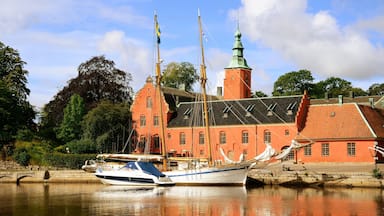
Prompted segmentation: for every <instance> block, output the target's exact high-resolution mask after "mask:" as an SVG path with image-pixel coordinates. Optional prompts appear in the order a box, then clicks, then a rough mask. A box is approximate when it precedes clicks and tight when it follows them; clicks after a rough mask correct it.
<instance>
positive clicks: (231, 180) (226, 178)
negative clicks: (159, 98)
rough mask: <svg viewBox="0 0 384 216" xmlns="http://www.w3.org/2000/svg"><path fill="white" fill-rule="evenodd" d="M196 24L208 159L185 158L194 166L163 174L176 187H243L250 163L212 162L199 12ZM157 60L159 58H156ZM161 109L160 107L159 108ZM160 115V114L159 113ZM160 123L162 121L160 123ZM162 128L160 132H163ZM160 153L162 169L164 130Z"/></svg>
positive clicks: (158, 70) (165, 158)
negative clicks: (161, 153) (200, 160)
mask: <svg viewBox="0 0 384 216" xmlns="http://www.w3.org/2000/svg"><path fill="white" fill-rule="evenodd" d="M198 23H199V39H200V48H201V65H200V76H201V77H200V79H201V88H202V96H203V110H204V112H203V114H204V126H205V133H204V134H205V140H207V142H208V143H207V145H208V155H209V156H208V159H207V163H206V164H202V163H199V162H197V161H196V159H192V158H191V159H189V158H186V159H185V160H190V161H188V162H190V164H194V166H188V167H186V168H185V169H178V170H172V171H164V172H163V173H164V174H165V175H166V176H168V177H169V178H170V179H171V180H172V182H175V183H176V184H177V185H245V184H246V180H247V175H248V169H249V167H250V166H251V163H250V162H239V163H232V164H217V163H215V162H214V160H213V157H212V146H211V142H210V129H209V116H208V115H209V112H208V103H207V93H206V82H207V75H206V71H205V69H206V66H205V60H204V47H203V40H202V25H201V18H200V12H198ZM158 59H159V58H158ZM156 72H157V82H156V83H157V86H158V90H159V91H160V90H161V88H160V84H161V82H160V66H159V63H158V64H157V67H156ZM160 107H161V106H160ZM160 113H162V112H161V111H160ZM161 122H162V121H161ZM163 128H164V127H163V126H162V130H163ZM161 139H162V140H161V141H162V143H163V145H162V147H163V148H162V152H163V157H164V167H166V164H167V160H168V158H167V155H165V154H164V153H165V152H166V151H165V143H164V130H163V132H162V134H161Z"/></svg>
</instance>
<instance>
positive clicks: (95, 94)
mask: <svg viewBox="0 0 384 216" xmlns="http://www.w3.org/2000/svg"><path fill="white" fill-rule="evenodd" d="M131 81H132V76H131V74H130V73H127V72H124V71H122V70H120V69H118V68H116V67H115V63H114V62H113V61H111V60H107V59H106V58H105V57H104V56H96V57H93V58H91V59H90V60H88V61H87V62H85V63H82V64H80V66H79V67H78V76H77V77H76V78H73V79H71V80H69V81H68V85H67V86H65V87H64V88H63V89H62V90H61V91H59V92H58V93H57V94H56V95H55V96H54V99H53V100H51V101H50V102H49V103H48V104H46V105H45V107H44V111H43V114H42V130H41V131H42V132H43V133H44V134H43V136H45V137H46V138H49V139H51V140H55V136H54V135H55V133H54V132H53V131H52V128H56V127H58V126H59V124H60V123H61V121H62V119H63V110H64V108H65V106H66V105H67V103H68V102H69V99H70V97H71V96H72V95H73V94H78V95H80V97H82V98H83V100H84V103H85V112H88V111H89V110H91V109H93V108H94V107H96V106H97V104H98V103H100V102H101V101H102V100H110V101H111V102H113V103H127V104H130V103H131V102H132V96H133V89H132V88H131V87H130V82H131Z"/></svg>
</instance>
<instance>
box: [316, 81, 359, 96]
mask: <svg viewBox="0 0 384 216" xmlns="http://www.w3.org/2000/svg"><path fill="white" fill-rule="evenodd" d="M316 86H317V87H316V88H317V89H319V90H320V91H321V92H323V93H327V94H328V97H337V96H338V95H344V96H349V94H350V91H351V90H352V84H351V82H349V81H347V80H345V79H341V78H339V77H330V78H328V79H326V80H323V81H320V82H318V83H317V84H316Z"/></svg>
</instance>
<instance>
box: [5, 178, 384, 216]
mask: <svg viewBox="0 0 384 216" xmlns="http://www.w3.org/2000/svg"><path fill="white" fill-rule="evenodd" d="M383 195H384V192H383V190H380V189H366V188H364V189H361V188H353V189H340V188H337V189H335V188H331V189H319V188H301V189H294V188H284V187H260V188H252V189H246V188H244V187H184V186H183V187H182V186H174V187H148V188H134V187H129V186H107V185H102V184H46V185H44V184H21V185H19V186H17V185H15V184H0V215H20V216H26V215H36V216H37V215H38V216H40V215H53V216H59V215H71V216H72V215H145V216H152V215H185V216H194V215H204V216H211V215H212V216H216V215H220V216H223V215H228V216H236V215H241V216H243V215H244V216H245V215H262V216H275V215H276V216H280V215H287V216H288V215H309V216H316V215H322V216H324V215H335V216H343V215H346V216H358V215H362V216H366V215H384V199H383Z"/></svg>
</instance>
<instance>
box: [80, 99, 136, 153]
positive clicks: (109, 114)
mask: <svg viewBox="0 0 384 216" xmlns="http://www.w3.org/2000/svg"><path fill="white" fill-rule="evenodd" d="M130 121H131V113H130V110H129V106H128V105H127V104H113V103H111V102H109V101H103V102H101V103H100V104H99V105H98V106H97V107H96V108H94V109H92V110H91V111H89V112H88V113H87V115H85V116H84V120H83V125H82V126H83V131H84V132H83V137H84V138H85V139H90V140H92V141H93V143H96V145H97V150H98V151H99V152H117V151H119V150H121V148H122V145H123V143H124V142H125V141H124V140H125V139H126V138H127V137H128V132H129V131H130V128H129V127H128V126H127V123H128V122H130ZM125 135H126V137H125Z"/></svg>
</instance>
